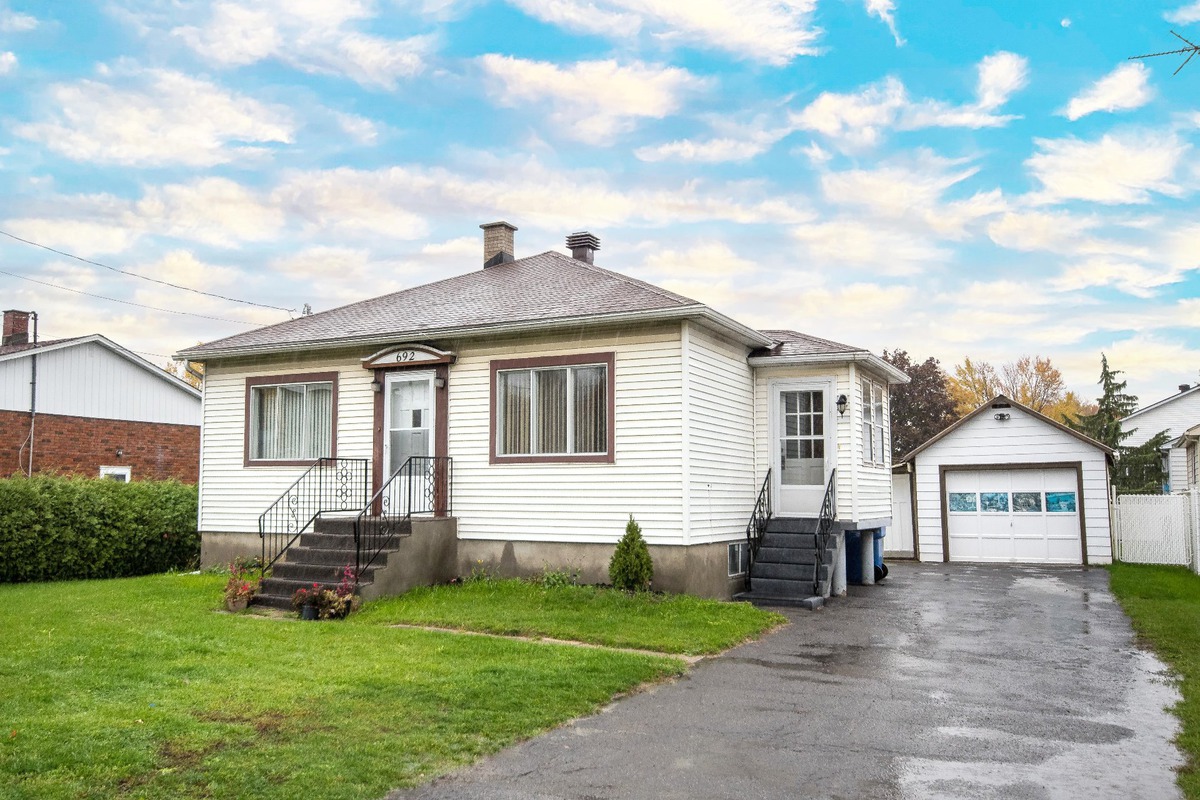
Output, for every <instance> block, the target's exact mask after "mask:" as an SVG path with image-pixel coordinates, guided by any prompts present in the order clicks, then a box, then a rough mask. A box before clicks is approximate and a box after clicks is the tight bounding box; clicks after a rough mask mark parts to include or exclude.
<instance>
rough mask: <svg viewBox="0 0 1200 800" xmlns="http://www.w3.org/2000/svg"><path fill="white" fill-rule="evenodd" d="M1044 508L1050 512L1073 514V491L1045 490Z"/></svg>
mask: <svg viewBox="0 0 1200 800" xmlns="http://www.w3.org/2000/svg"><path fill="white" fill-rule="evenodd" d="M1046 510H1047V511H1049V512H1050V513H1051V514H1074V513H1075V493H1074V492H1046Z"/></svg>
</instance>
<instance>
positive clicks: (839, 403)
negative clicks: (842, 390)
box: [837, 394, 847, 417]
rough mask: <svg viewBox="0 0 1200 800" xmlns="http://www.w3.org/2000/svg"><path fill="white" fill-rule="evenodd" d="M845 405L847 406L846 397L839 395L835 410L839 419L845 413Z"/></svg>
mask: <svg viewBox="0 0 1200 800" xmlns="http://www.w3.org/2000/svg"><path fill="white" fill-rule="evenodd" d="M846 404H847V400H846V395H844V394H839V395H838V399H837V410H838V416H839V417H840V416H842V415H843V414H845V413H846Z"/></svg>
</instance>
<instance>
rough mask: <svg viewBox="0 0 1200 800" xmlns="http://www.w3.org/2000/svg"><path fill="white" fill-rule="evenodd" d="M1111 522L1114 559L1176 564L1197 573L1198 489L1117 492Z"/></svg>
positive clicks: (1199, 536) (1199, 535) (1199, 552)
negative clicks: (1140, 493)
mask: <svg viewBox="0 0 1200 800" xmlns="http://www.w3.org/2000/svg"><path fill="white" fill-rule="evenodd" d="M1112 524H1113V547H1114V550H1113V556H1114V557H1115V558H1116V559H1117V560H1118V561H1126V562H1128V563H1131V564H1178V565H1181V566H1188V567H1191V568H1192V571H1193V572H1196V573H1197V574H1200V492H1196V491H1192V492H1185V493H1182V494H1168V495H1136V494H1124V495H1120V496H1118V497H1117V502H1116V504H1115V505H1114V506H1113V508H1112Z"/></svg>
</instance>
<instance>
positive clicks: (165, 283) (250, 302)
mask: <svg viewBox="0 0 1200 800" xmlns="http://www.w3.org/2000/svg"><path fill="white" fill-rule="evenodd" d="M0 235H4V236H7V237H8V238H10V239H14V240H16V241H18V242H21V243H23V244H28V245H32V246H33V247H40V248H42V249H43V250H48V251H50V252H51V253H57V254H58V255H60V256H65V257H66V258H73V259H75V260H76V261H80V262H82V263H84V264H91V265H92V266H93V267H101V268H103V269H107V270H112V271H113V272H117V273H120V274H121V275H128V276H129V277H131V278H140V279H141V280H144V281H150V282H151V283H157V284H159V285H161V286H170V287H171V288H172V289H181V290H183V291H185V292H192V293H194V294H202V295H204V296H205V297H215V298H217V299H218V300H228V301H229V302H231V303H243V304H245V305H248V306H257V307H259V308H269V309H271V310H273V311H286V312H287V313H289V314H290V313H292V312H294V311H295V310H296V309H294V308H282V307H280V306H271V305H267V304H266V303H256V302H254V301H253V300H239V299H238V298H236V297H226V296H225V295H223V294H216V293H214V292H206V291H204V290H203V289H193V288H191V287H190V286H180V285H179V284H178V283H171V282H170V281H163V280H159V279H158V278H151V277H148V276H146V275H139V274H138V273H136V272H129V271H128V270H124V269H118V268H117V267H110V266H109V265H108V264H101V263H100V262H99V261H92V260H91V259H90V258H83V257H82V256H77V255H74V254H73V253H68V252H66V251H65V250H56V249H55V248H53V247H50V246H49V245H44V244H40V243H38V242H34V241H31V240H29V239H22V238H21V237H20V236H16V235H15V234H11V233H9V232H8V231H0Z"/></svg>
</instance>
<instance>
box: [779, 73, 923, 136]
mask: <svg viewBox="0 0 1200 800" xmlns="http://www.w3.org/2000/svg"><path fill="white" fill-rule="evenodd" d="M908 103H909V101H908V94H907V92H906V91H905V89H904V84H903V83H901V82H900V81H899V80H898V79H897V78H890V77H889V78H886V79H884V80H883V81H881V82H880V83H876V84H872V85H870V86H867V87H866V88H864V89H862V90H860V91H859V92H855V93H850V94H840V93H838V92H822V93H821V94H819V95H818V96H817V99H815V100H813V101H812V102H811V103H809V104H808V105H807V106H806V107H805V108H804V109H803V110H802V111H800V112H799V113H797V114H794V115H793V116H792V124H793V125H794V126H795V127H796V128H798V129H801V130H808V131H816V132H817V133H820V134H823V135H824V136H826V137H827V138H829V139H832V140H835V143H836V144H837V145H838V146H842V147H848V148H851V149H855V148H863V147H870V146H873V145H875V144H877V143H878V142H879V141H880V139H881V138H882V136H883V132H884V131H885V130H887V129H889V128H891V127H893V126H894V125H895V124H896V119H897V117H898V116H899V113H900V111H901V110H902V109H904V108H905V107H907V106H908Z"/></svg>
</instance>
